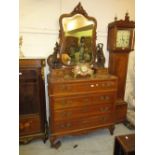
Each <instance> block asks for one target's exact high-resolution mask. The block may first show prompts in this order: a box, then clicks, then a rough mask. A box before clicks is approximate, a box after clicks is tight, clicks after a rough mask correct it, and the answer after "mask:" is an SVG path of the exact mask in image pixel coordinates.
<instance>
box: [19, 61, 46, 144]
mask: <svg viewBox="0 0 155 155" xmlns="http://www.w3.org/2000/svg"><path fill="white" fill-rule="evenodd" d="M44 66H45V60H44V59H20V60H19V135H20V137H19V138H20V139H19V141H20V143H27V142H29V141H31V140H33V139H35V138H42V139H45V137H46V138H47V135H46V132H45V131H47V121H46V103H45V87H44V73H43V67H44Z"/></svg>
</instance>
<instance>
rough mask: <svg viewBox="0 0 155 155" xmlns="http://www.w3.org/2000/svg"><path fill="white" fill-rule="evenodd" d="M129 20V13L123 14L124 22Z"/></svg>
mask: <svg viewBox="0 0 155 155" xmlns="http://www.w3.org/2000/svg"><path fill="white" fill-rule="evenodd" d="M129 19H130V17H129V13H128V12H127V13H126V14H125V20H126V21H129Z"/></svg>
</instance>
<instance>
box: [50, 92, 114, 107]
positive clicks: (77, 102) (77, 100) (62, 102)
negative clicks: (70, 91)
mask: <svg viewBox="0 0 155 155" xmlns="http://www.w3.org/2000/svg"><path fill="white" fill-rule="evenodd" d="M115 98H116V92H104V93H98V94H85V95H75V96H69V97H54V96H53V97H51V103H50V104H51V106H52V107H53V109H54V110H59V109H64V108H73V107H81V106H89V105H91V106H92V105H96V104H103V103H109V104H111V103H113V102H114V101H115Z"/></svg>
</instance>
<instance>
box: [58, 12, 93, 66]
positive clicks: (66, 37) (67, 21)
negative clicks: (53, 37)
mask: <svg viewBox="0 0 155 155" xmlns="http://www.w3.org/2000/svg"><path fill="white" fill-rule="evenodd" d="M61 22H62V23H61V24H62V29H63V30H62V31H63V38H62V42H61V49H60V53H61V61H62V63H63V64H65V65H76V64H78V63H91V62H92V61H93V49H94V47H93V46H94V43H93V39H94V37H93V34H94V31H95V22H94V20H92V19H88V18H86V17H85V16H83V15H82V14H78V13H77V14H75V15H73V16H70V17H64V18H62V21H61Z"/></svg>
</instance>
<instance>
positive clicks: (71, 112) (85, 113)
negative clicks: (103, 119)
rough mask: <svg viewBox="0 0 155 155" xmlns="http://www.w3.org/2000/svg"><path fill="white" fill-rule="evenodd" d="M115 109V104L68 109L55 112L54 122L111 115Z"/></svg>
mask: <svg viewBox="0 0 155 155" xmlns="http://www.w3.org/2000/svg"><path fill="white" fill-rule="evenodd" d="M113 109H114V105H113V104H99V105H93V106H81V107H78V108H68V109H63V110H55V111H54V114H53V119H54V121H59V120H71V119H76V118H83V117H85V118H87V117H89V116H95V115H101V114H106V113H111V112H112V111H113Z"/></svg>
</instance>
